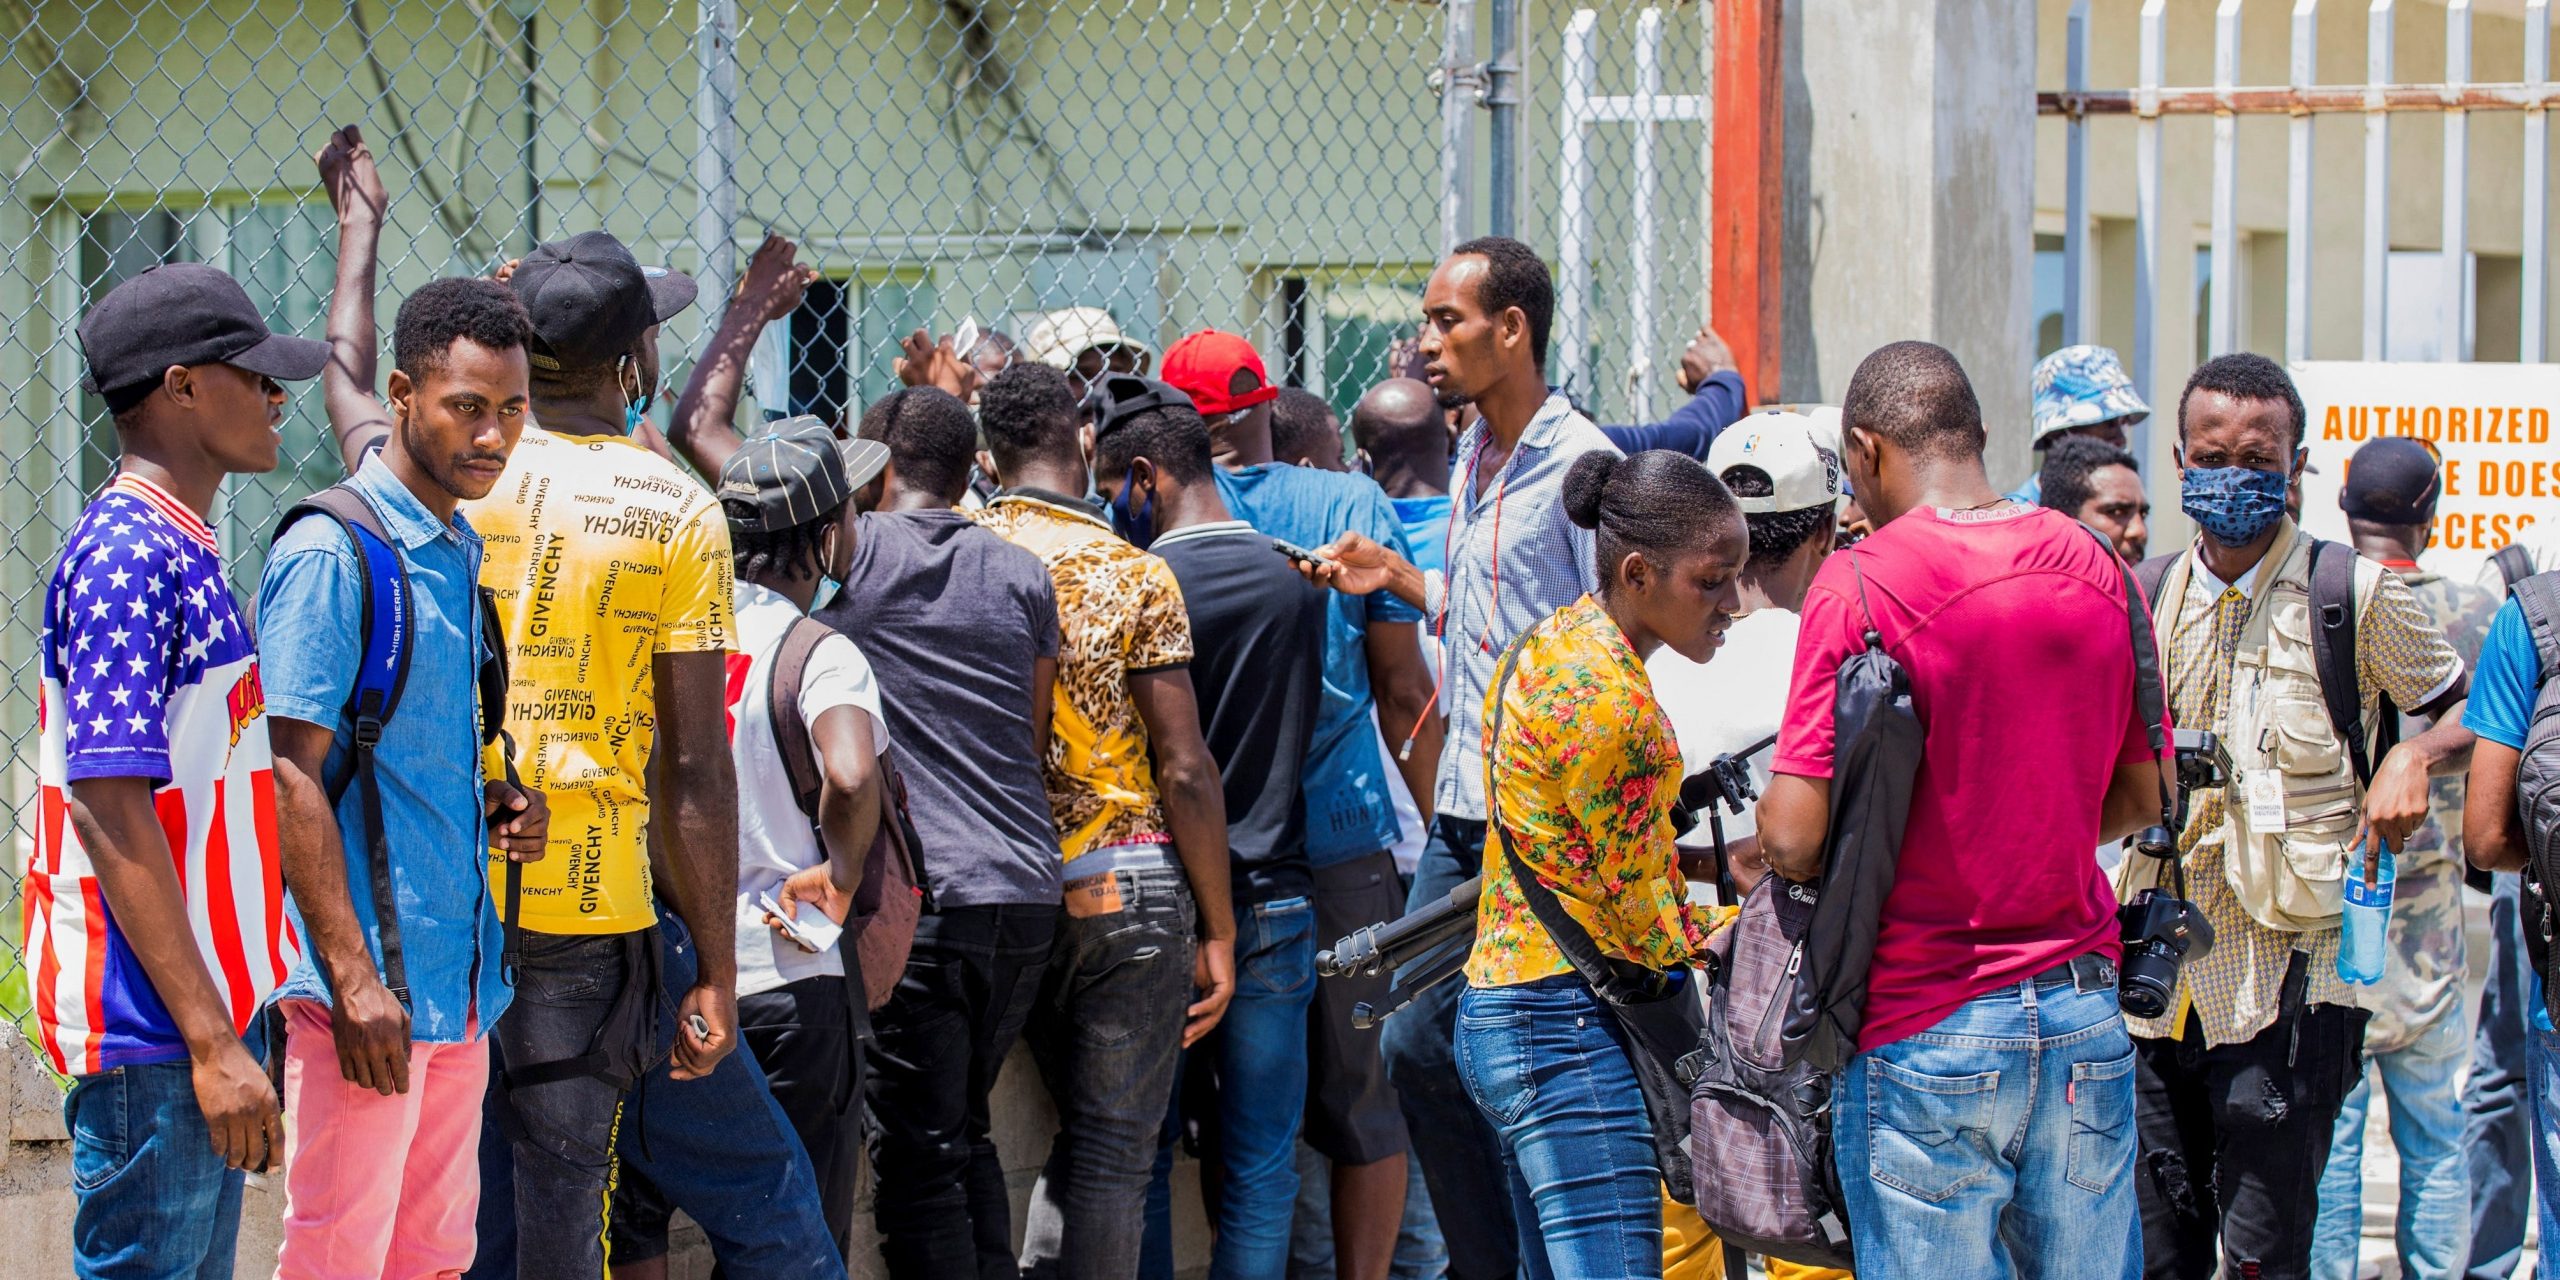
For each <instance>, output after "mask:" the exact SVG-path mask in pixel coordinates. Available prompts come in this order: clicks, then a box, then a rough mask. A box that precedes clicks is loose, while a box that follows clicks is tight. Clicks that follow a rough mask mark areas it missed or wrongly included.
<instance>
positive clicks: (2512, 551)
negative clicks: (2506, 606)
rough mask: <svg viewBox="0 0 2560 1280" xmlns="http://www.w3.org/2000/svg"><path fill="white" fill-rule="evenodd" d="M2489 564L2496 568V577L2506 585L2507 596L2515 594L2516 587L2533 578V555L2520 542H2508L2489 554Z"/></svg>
mask: <svg viewBox="0 0 2560 1280" xmlns="http://www.w3.org/2000/svg"><path fill="white" fill-rule="evenodd" d="M2489 563H2491V564H2493V565H2496V566H2498V577H2499V579H2500V580H2501V581H2503V582H2505V583H2506V584H2507V594H2508V595H2514V594H2515V593H2516V585H2517V584H2518V583H2521V582H2523V581H2524V580H2525V579H2527V578H2530V577H2532V576H2533V553H2532V552H2530V551H2527V550H2525V549H2524V544H2523V543H2521V542H2510V543H2508V544H2507V545H2505V546H2503V547H2500V548H2498V549H2497V550H2496V551H2493V552H2491V553H2490V554H2489Z"/></svg>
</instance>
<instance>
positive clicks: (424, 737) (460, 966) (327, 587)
mask: <svg viewBox="0 0 2560 1280" xmlns="http://www.w3.org/2000/svg"><path fill="white" fill-rule="evenodd" d="M354 484H355V488H356V489H357V491H358V492H360V493H362V494H363V495H364V497H365V499H366V500H367V501H369V502H371V503H372V504H373V509H374V512H375V514H376V515H377V516H379V517H380V519H381V522H382V528H383V531H384V532H385V533H388V534H390V535H391V541H392V543H393V545H394V546H395V547H397V548H398V550H399V552H400V560H401V563H402V565H403V567H404V568H406V569H407V571H408V575H409V588H410V596H411V599H412V602H413V604H414V606H415V608H414V610H413V616H414V618H415V620H416V627H415V629H414V631H413V632H412V639H411V641H410V648H409V678H408V682H407V684H405V685H404V686H403V687H402V689H401V693H400V705H399V707H398V708H397V709H396V710H394V711H393V712H392V714H391V719H390V721H389V722H388V723H387V724H386V725H385V726H384V728H383V734H382V743H381V745H380V746H378V747H376V748H375V753H374V777H375V780H376V782H377V784H378V785H379V786H380V788H381V790H382V808H383V823H382V831H383V840H384V842H385V843H386V844H388V845H389V846H390V858H391V882H392V887H393V890H394V892H395V893H396V894H397V896H398V898H399V922H400V945H401V949H402V952H403V955H404V959H405V963H406V966H407V969H408V978H409V1000H410V1030H409V1034H410V1038H411V1039H413V1040H417V1041H421V1042H428V1043H444V1044H452V1043H459V1042H461V1041H463V1040H464V1039H465V1038H466V1036H467V1029H468V1028H469V1026H470V1020H471V1017H472V1014H473V1006H474V1003H475V1001H476V1003H477V1005H478V1014H479V1028H480V1030H481V1031H482V1032H483V1033H485V1032H487V1030H488V1028H489V1027H490V1025H491V1024H493V1023H495V1022H496V1021H497V1020H498V1015H499V1014H501V1013H503V1012H505V1011H506V1007H507V1002H508V1001H509V999H510V998H511V997H512V995H513V992H512V991H511V990H510V988H509V987H508V985H507V982H506V978H505V976H504V975H503V974H502V973H501V968H502V966H501V965H500V964H499V963H498V955H499V951H500V949H501V948H502V946H503V945H504V936H503V934H502V932H501V930H500V927H499V921H498V914H497V912H496V910H495V909H493V908H492V907H491V906H490V897H489V885H488V879H487V876H488V872H487V870H486V867H487V865H488V862H487V857H488V855H487V846H488V826H487V824H486V823H485V822H484V821H483V820H482V817H481V812H480V806H481V800H480V793H481V779H482V772H481V753H480V696H479V686H478V684H477V683H476V678H477V675H478V672H479V660H480V653H481V643H480V617H479V608H480V595H479V591H478V589H477V588H478V585H479V581H480V536H479V535H478V534H476V533H473V532H472V531H471V526H470V525H469V524H468V523H466V522H465V521H464V520H463V518H462V517H461V516H460V515H459V514H457V515H455V516H454V518H453V523H452V524H451V525H449V526H448V525H440V524H438V523H436V519H435V517H434V516H433V515H432V514H430V513H429V512H428V511H427V508H426V506H425V504H423V503H421V502H419V501H418V499H417V497H416V495H414V494H412V493H410V492H409V490H408V488H407V487H406V486H404V485H402V484H401V483H400V481H399V480H398V479H396V478H394V477H393V476H392V474H391V468H390V467H389V466H388V465H387V464H385V463H384V462H383V461H382V459H381V458H380V457H379V456H376V457H373V458H370V459H368V460H367V461H366V462H365V464H364V469H363V470H361V471H359V472H357V473H356V478H355V481H354ZM363 590H364V566H363V562H362V561H361V560H359V559H358V558H357V554H356V550H355V548H353V547H351V546H349V545H347V538H346V535H345V534H344V533H342V532H340V531H339V529H338V527H337V524H336V523H335V522H334V521H331V520H328V519H325V518H318V517H311V518H305V519H303V520H302V521H300V522H298V523H297V524H295V525H294V526H293V528H291V529H289V530H287V531H286V532H285V536H284V537H283V538H282V539H280V540H279V541H278V542H277V543H276V545H275V548H274V550H273V551H272V552H270V553H269V554H268V556H267V571H266V579H265V581H264V582H262V583H260V584H259V588H258V627H259V636H258V654H259V669H260V672H261V674H262V676H263V678H264V681H265V685H266V694H267V711H268V712H269V713H270V714H272V715H277V716H284V717H287V718H290V719H294V720H300V721H303V722H304V723H307V724H325V725H330V726H333V727H334V728H335V729H336V730H337V740H336V741H335V742H334V743H332V744H331V745H330V747H329V758H328V761H327V763H326V765H325V766H324V769H325V772H324V777H325V778H326V779H328V780H329V781H331V782H336V781H338V780H340V779H342V778H345V779H352V767H351V764H350V760H349V750H350V747H351V744H352V741H353V728H352V726H351V725H350V724H349V723H348V721H347V719H346V716H345V714H344V713H345V710H346V704H347V695H348V692H349V690H350V689H351V688H352V687H353V685H354V683H355V673H356V664H357V663H358V662H359V661H361V660H362V657H363V646H364V639H363V636H362V635H361V634H360V631H359V628H360V627H361V626H362V621H361V620H362V618H363V616H364V609H363V603H362V599H363V597H362V592H363ZM337 816H338V832H339V835H340V836H341V837H342V839H343V842H344V846H345V849H346V865H347V890H348V897H349V898H350V899H352V900H353V901H354V903H355V912H356V920H357V921H358V923H360V924H362V925H363V926H364V930H365V941H366V944H367V946H368V947H369V948H370V949H371V950H372V952H373V957H374V963H375V964H376V965H377V966H378V965H380V964H381V962H382V935H381V931H380V929H379V927H378V926H377V924H376V922H375V913H374V906H373V873H372V870H371V867H372V863H371V861H370V857H371V855H370V853H369V851H368V850H366V848H365V847H364V841H365V822H364V801H363V791H362V788H360V787H357V786H355V785H353V782H352V781H351V780H350V781H349V782H348V785H347V787H346V790H345V791H344V792H343V793H342V794H341V795H340V796H339V797H338V801H337ZM288 909H289V910H290V911H291V913H292V918H293V926H294V928H295V929H296V930H297V931H300V932H301V933H302V934H303V936H305V937H306V938H307V937H308V936H309V930H308V929H307V928H305V926H304V924H303V921H302V911H301V908H300V907H299V906H298V905H290V906H289V907H288ZM276 995H277V997H278V998H298V999H305V1000H317V1001H320V1002H322V1003H324V1004H325V1003H327V1002H328V1000H329V991H328V989H327V987H326V985H325V984H323V982H322V981H321V978H320V972H319V970H318V968H317V967H316V966H315V962H314V961H313V959H312V957H311V954H310V950H309V948H308V947H307V946H306V948H305V950H304V955H303V960H302V963H301V964H300V965H299V966H298V967H296V968H295V970H294V972H293V976H292V977H290V978H288V979H287V980H286V982H285V985H284V986H283V987H282V988H281V989H279V990H278V991H277V992H276Z"/></svg>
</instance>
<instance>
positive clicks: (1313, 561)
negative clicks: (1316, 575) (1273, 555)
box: [1271, 538, 1332, 568]
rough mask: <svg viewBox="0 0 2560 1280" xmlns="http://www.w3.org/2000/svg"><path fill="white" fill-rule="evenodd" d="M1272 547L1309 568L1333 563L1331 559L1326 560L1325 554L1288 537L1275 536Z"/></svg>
mask: <svg viewBox="0 0 2560 1280" xmlns="http://www.w3.org/2000/svg"><path fill="white" fill-rule="evenodd" d="M1271 549H1272V550H1274V551H1277V552H1279V553H1280V554H1282V555H1284V556H1287V557H1289V559H1290V560H1292V561H1294V562H1296V563H1298V564H1302V565H1305V566H1307V567H1309V568H1315V567H1317V566H1320V565H1325V564H1330V563H1332V562H1331V561H1329V560H1326V559H1325V558H1324V557H1323V556H1320V555H1317V554H1316V553H1315V552H1312V551H1309V550H1307V549H1306V548H1305V547H1302V546H1299V545H1298V544H1296V543H1294V542H1291V541H1289V540H1288V539H1286V538H1273V539H1272V540H1271Z"/></svg>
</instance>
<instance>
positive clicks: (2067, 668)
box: [1759, 342, 2162, 1280]
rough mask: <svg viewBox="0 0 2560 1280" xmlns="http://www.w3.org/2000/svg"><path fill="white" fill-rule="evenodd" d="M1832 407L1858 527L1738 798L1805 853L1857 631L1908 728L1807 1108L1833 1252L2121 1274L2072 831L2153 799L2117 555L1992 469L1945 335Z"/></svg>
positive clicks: (1808, 609)
mask: <svg viewBox="0 0 2560 1280" xmlns="http://www.w3.org/2000/svg"><path fill="white" fill-rule="evenodd" d="M1841 423H1842V427H1843V428H1844V430H1843V439H1842V443H1843V445H1844V447H1845V448H1844V455H1845V456H1844V458H1843V462H1844V464H1845V465H1846V468H1847V470H1848V473H1849V477H1850V482H1851V487H1852V488H1854V489H1855V490H1856V492H1857V494H1858V499H1859V501H1860V502H1861V503H1862V504H1863V505H1864V506H1865V508H1866V512H1867V514H1868V515H1869V516H1870V517H1872V518H1873V519H1874V521H1875V523H1876V532H1875V533H1874V534H1872V535H1870V536H1869V537H1867V538H1866V539H1865V540H1864V541H1862V542H1860V543H1858V544H1857V545H1856V546H1854V547H1851V548H1849V549H1847V550H1844V551H1842V552H1840V553H1838V554H1836V555H1834V556H1832V558H1831V559H1830V561H1829V562H1828V563H1826V564H1825V565H1824V566H1823V567H1822V570H1821V572H1820V574H1819V575H1818V576H1816V578H1815V579H1814V582H1813V586H1812V588H1811V590H1810V591H1809V592H1808V594H1807V596H1806V599H1805V605H1804V615H1803V616H1804V623H1803V631H1802V633H1801V635H1800V636H1799V638H1798V641H1797V646H1796V663H1795V675H1794V683H1793V687H1792V691H1791V692H1790V694H1789V705H1788V708H1787V716H1786V721H1785V724H1784V727H1783V728H1782V729H1781V730H1780V733H1779V739H1778V750H1777V755H1776V758H1775V760H1774V763H1773V768H1774V770H1775V774H1776V776H1775V777H1774V778H1773V779H1772V780H1771V783H1770V786H1769V791H1768V795H1767V798H1766V799H1764V800H1763V801H1762V802H1761V805H1760V812H1759V820H1760V838H1761V842H1762V848H1763V850H1764V852H1765V853H1766V855H1767V857H1768V860H1769V864H1770V866H1771V867H1772V868H1774V869H1775V870H1776V871H1777V872H1778V874H1780V875H1783V876H1786V877H1787V878H1789V879H1792V880H1806V879H1811V878H1813V877H1815V876H1817V875H1819V874H1820V873H1821V871H1822V866H1823V857H1824V850H1825V843H1826V837H1827V834H1828V828H1829V822H1830V798H1831V794H1830V793H1831V774H1832V753H1833V746H1834V726H1833V722H1832V714H1833V697H1834V691H1835V680H1836V677H1837V675H1838V672H1839V669H1840V665H1841V663H1842V662H1843V661H1845V660H1846V659H1848V658H1849V657H1851V656H1852V655H1854V654H1857V653H1859V652H1861V651H1863V650H1864V649H1865V647H1866V635H1867V633H1868V632H1869V631H1870V630H1872V631H1874V632H1875V633H1877V634H1878V635H1879V636H1880V637H1881V639H1882V642H1883V645H1884V648H1885V651H1886V652H1887V653H1888V654H1890V655H1891V656H1892V657H1893V658H1894V660H1895V661H1897V662H1899V663H1900V664H1901V665H1902V667H1903V668H1904V670H1905V671H1907V672H1908V673H1909V676H1910V680H1911V687H1912V694H1913V699H1912V701H1913V705H1914V706H1915V707H1916V708H1917V710H1918V713H1919V716H1920V719H1921V722H1922V724H1923V726H1924V728H1925V734H1926V736H1925V742H1924V748H1923V750H1924V754H1923V757H1922V760H1921V763H1920V767H1919V772H1918V775H1917V777H1916V779H1915V781H1914V785H1913V790H1912V799H1911V812H1910V820H1909V825H1908V826H1907V827H1906V829H1905V831H1904V837H1903V843H1902V848H1901V851H1900V856H1899V858H1898V860H1897V863H1896V872H1895V878H1894V884H1893V890H1892V892H1891V894H1890V895H1888V896H1887V898H1886V899H1885V902H1884V907H1883V912H1882V918H1881V921H1880V923H1879V928H1878V933H1877V937H1876V943H1875V959H1874V968H1873V970H1872V973H1871V976H1870V985H1869V988H1868V991H1867V1000H1866V1016H1865V1022H1864V1025H1863V1029H1862V1030H1861V1032H1860V1035H1859V1042H1858V1054H1857V1056H1856V1057H1855V1058H1853V1059H1851V1060H1850V1063H1849V1065H1848V1067H1847V1068H1846V1069H1845V1071H1844V1072H1843V1073H1842V1075H1841V1077H1840V1080H1839V1085H1838V1088H1839V1094H1838V1096H1837V1097H1836V1099H1835V1101H1834V1105H1833V1109H1832V1111H1833V1114H1834V1115H1835V1116H1836V1117H1838V1120H1837V1122H1836V1127H1835V1129H1834V1134H1833V1136H1834V1139H1835V1142H1836V1154H1837V1160H1838V1164H1839V1168H1840V1175H1841V1183H1842V1185H1843V1187H1844V1188H1845V1189H1846V1192H1847V1199H1848V1208H1849V1220H1850V1232H1851V1235H1852V1237H1853V1238H1854V1239H1855V1240H1856V1241H1857V1249H1858V1270H1859V1272H1860V1273H1861V1274H1872V1275H1924V1274H1942V1275H1967V1276H1971V1275H2002V1274H2008V1275H2018V1276H2040V1275H2041V1276H2057V1277H2059V1276H2069V1277H2074V1278H2075V1280H2079V1278H2084V1277H2100V1276H2109V1277H2112V1276H2121V1277H2124V1280H2134V1278H2135V1277H2137V1276H2139V1275H2140V1274H2141V1249H2140V1231H2139V1226H2138V1223H2137V1209H2136V1204H2135V1196H2134V1184H2133V1168H2134V1149H2135V1137H2134V1124H2133V1116H2134V1090H2133V1042H2132V1040H2131V1038H2130V1037H2129V1036H2128V1035H2127V1033H2126V1031H2125V1027H2124V1020H2123V1017H2122V1015H2121V1014H2120V1013H2119V1011H2118V1009H2117V1005H2116V972H2115V962H2116V960H2117V958H2118V954H2119V951H2120V949H2121V948H2120V946H2119V943H2118V941H2117V931H2116V910H2115V895H2114V894H2113V893H2112V892H2111V891H2110V890H2109V888H2108V886H2107V883H2106V881H2105V879H2104V878H2103V876H2102V875H2101V873H2100V871H2099V869H2098V865H2097V863H2096V861H2095V860H2094V859H2092V858H2090V856H2089V850H2090V849H2091V848H2092V847H2094V846H2096V845H2097V844H2098V843H2099V842H2100V841H2101V840H2102V839H2115V838H2118V837H2121V836H2124V835H2127V834H2130V833H2132V832H2133V831H2135V830H2137V829H2139V828H2141V827H2143V826H2145V825H2147V824H2150V823H2155V822H2158V821H2159V820H2160V808H2159V805H2160V794H2161V793H2160V775H2159V773H2158V770H2159V769H2160V768H2161V767H2162V766H2161V764H2160V763H2159V762H2158V761H2157V760H2156V759H2155V757H2154V755H2153V752H2152V746H2151V738H2150V735H2149V734H2148V733H2147V732H2146V726H2145V725H2143V724H2142V723H2141V721H2140V718H2139V716H2138V714H2137V712H2136V711H2135V704H2134V692H2133V681H2134V658H2133V643H2132V638H2131V620H2130V618H2129V617H2128V615H2127V612H2126V605H2125V585H2124V578H2123V576H2122V570H2121V569H2120V568H2119V566H2118V565H2117V563H2116V559H2115V556H2114V555H2113V554H2112V552H2110V550H2109V549H2108V548H2107V546H2106V545H2105V544H2104V543H2102V542H2101V541H2099V540H2098V539H2097V538H2094V537H2091V536H2090V534H2089V531H2088V530H2087V529H2084V528H2082V527H2080V525H2079V524H2078V523H2077V522H2075V521H2073V520H2071V519H2070V518H2069V517H2067V516H2064V515H2062V514H2061V513H2059V512H2053V511H2046V510H2043V509H2041V508H2038V507H2034V506H2030V505H2027V504H2023V503H2019V502H2015V501H2012V500H2010V499H2006V498H2003V497H2001V496H2000V491H1999V490H1998V489H1996V488H1994V487H1992V484H1991V481H1990V478H1989V477H1988V475H1986V474H1985V472H1984V470H1983V463H1982V447H1983V431H1982V412H1981V408H1980V406H1979V405H1978V404H1977V403H1976V402H1975V400H1974V395H1973V387H1972V385H1971V384H1970V383H1969V382H1967V381H1966V379H1965V375H1964V370H1963V369H1962V368H1960V367H1959V366H1958V365H1957V364H1956V361H1955V357H1954V356H1952V355H1950V354H1948V353H1947V352H1946V351H1945V350H1944V349H1942V348H1939V347H1936V346H1932V345H1930V344H1928V343H1925V342H1897V343H1894V344H1892V345H1890V346H1887V347H1884V348H1881V349H1879V350H1878V351H1876V352H1875V353H1874V354H1873V355H1870V356H1868V357H1867V359H1866V360H1865V362H1863V363H1862V364H1860V365H1859V366H1858V371H1857V374H1856V376H1855V377H1853V378H1852V379H1851V380H1850V383H1849V390H1848V394H1847V396H1846V397H1845V399H1844V400H1843V402H1842V407H1841Z"/></svg>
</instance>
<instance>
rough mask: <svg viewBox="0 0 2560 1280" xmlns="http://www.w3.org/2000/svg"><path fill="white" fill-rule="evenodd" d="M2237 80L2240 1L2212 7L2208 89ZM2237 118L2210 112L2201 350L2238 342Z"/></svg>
mask: <svg viewBox="0 0 2560 1280" xmlns="http://www.w3.org/2000/svg"><path fill="white" fill-rule="evenodd" d="M2239 83H2240V0H2221V3H2219V4H2217V5H2215V6H2214V10H2213V87H2214V89H2215V90H2216V91H2217V92H2221V93H2229V92H2230V91H2231V90H2232V89H2233V88H2235V87H2237V86H2238V85H2239ZM2239 271H2240V117H2239V116H2237V115H2235V114H2233V113H2232V112H2229V111H2216V112H2214V113H2213V284H2212V297H2211V299H2210V305H2209V308H2208V310H2207V313H2206V324H2205V353H2206V354H2207V355H2216V356H2218V355H2222V354H2224V353H2226V352H2230V351H2235V350H2238V349H2239V346H2240V290H2239V289H2238V288H2237V287H2236V286H2237V284H2238V277H2239Z"/></svg>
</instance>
